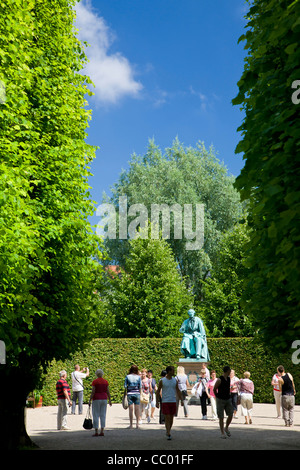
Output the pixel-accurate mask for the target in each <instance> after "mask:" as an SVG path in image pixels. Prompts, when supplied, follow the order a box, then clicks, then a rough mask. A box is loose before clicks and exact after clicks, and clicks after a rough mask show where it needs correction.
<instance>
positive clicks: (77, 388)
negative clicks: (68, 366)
mask: <svg viewBox="0 0 300 470" xmlns="http://www.w3.org/2000/svg"><path fill="white" fill-rule="evenodd" d="M74 369H75V370H74V372H72V374H71V377H72V391H73V396H72V415H74V414H75V408H76V402H77V399H78V414H80V415H82V405H83V383H82V379H85V378H86V377H88V376H89V375H90V371H89V369H88V367H84V368H83V369H82V370H80V366H79V365H78V364H76V366H75V367H74Z"/></svg>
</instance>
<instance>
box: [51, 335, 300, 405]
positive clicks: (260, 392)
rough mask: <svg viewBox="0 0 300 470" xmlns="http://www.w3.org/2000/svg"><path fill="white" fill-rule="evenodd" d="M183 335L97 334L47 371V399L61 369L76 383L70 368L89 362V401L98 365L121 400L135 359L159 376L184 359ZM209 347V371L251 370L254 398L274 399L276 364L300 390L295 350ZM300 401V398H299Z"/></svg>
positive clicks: (238, 342) (246, 343) (229, 344)
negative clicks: (162, 337)
mask: <svg viewBox="0 0 300 470" xmlns="http://www.w3.org/2000/svg"><path fill="white" fill-rule="evenodd" d="M180 342H181V338H165V339H161V338H129V339H123V338H122V339H121V338H104V339H95V340H93V341H92V342H91V343H90V344H89V346H88V347H87V348H86V349H85V350H84V351H81V352H78V353H76V354H74V355H73V356H72V357H71V358H70V359H69V360H68V361H65V362H61V361H60V362H53V363H52V364H51V366H50V367H49V369H48V373H47V374H46V376H45V381H44V387H43V397H44V398H43V404H44V405H56V403H57V401H56V392H55V384H56V382H57V380H58V378H59V371H60V370H63V369H64V370H66V371H67V373H68V378H67V380H68V383H69V384H70V385H71V372H72V371H73V370H74V365H75V364H77V363H78V364H79V365H80V367H81V368H83V367H89V369H90V376H89V377H88V378H87V379H85V380H84V387H85V390H84V402H85V403H87V402H88V400H89V396H90V392H91V383H92V381H93V380H94V379H95V371H96V370H97V369H98V368H101V369H103V370H104V373H105V378H106V379H107V380H108V382H109V384H110V391H111V396H112V401H113V402H115V403H118V402H119V403H120V402H121V397H122V392H123V386H124V378H125V376H126V374H127V373H128V370H129V367H130V365H131V364H137V365H138V367H139V368H148V369H149V368H151V369H152V370H153V373H154V377H155V378H156V379H157V380H158V379H159V377H160V373H161V371H162V369H164V368H165V367H166V366H168V365H174V366H175V367H176V363H177V362H178V360H179V358H180V357H182V355H181V353H180ZM207 342H208V348H209V351H210V357H211V362H210V364H209V369H210V370H213V369H214V370H216V372H217V374H221V373H222V369H223V366H224V365H227V364H228V365H229V366H230V367H231V368H233V369H234V370H235V372H236V375H237V376H238V377H242V376H243V373H244V372H245V371H246V370H248V371H249V372H250V373H251V379H252V380H253V382H254V385H255V393H254V401H255V402H256V403H272V402H273V393H272V386H271V385H270V383H271V378H272V376H273V374H274V373H275V372H276V369H277V366H278V365H280V364H282V365H284V367H285V369H286V370H288V371H289V372H291V374H292V375H293V376H294V379H295V385H296V390H297V389H298V390H300V379H299V366H296V365H294V364H293V363H292V361H291V357H292V352H293V351H292V350H291V354H282V355H278V354H277V355H275V354H273V353H272V351H271V350H266V348H265V347H264V346H263V345H262V344H260V343H258V342H257V341H255V340H253V339H252V338H209V339H208V341H207ZM297 398H298V397H297V395H296V403H300V398H298V402H297Z"/></svg>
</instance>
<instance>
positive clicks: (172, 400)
mask: <svg viewBox="0 0 300 470" xmlns="http://www.w3.org/2000/svg"><path fill="white" fill-rule="evenodd" d="M166 372H167V375H166V376H165V377H163V378H162V379H161V380H160V381H159V384H158V388H157V391H156V407H157V408H158V407H159V397H160V391H162V395H161V410H162V413H163V415H164V416H165V426H166V431H167V437H168V440H171V439H172V437H171V428H172V425H173V419H174V416H175V414H176V394H178V395H179V397H180V400H181V401H182V395H181V391H180V390H179V388H178V383H177V380H176V379H175V377H173V376H174V367H173V366H168V367H167V368H166Z"/></svg>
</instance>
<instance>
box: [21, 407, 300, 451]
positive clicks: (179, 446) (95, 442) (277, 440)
mask: <svg viewBox="0 0 300 470" xmlns="http://www.w3.org/2000/svg"><path fill="white" fill-rule="evenodd" d="M86 411H87V405H84V412H83V415H78V414H75V415H71V414H68V418H67V421H68V426H69V427H70V428H71V429H70V430H69V431H57V430H56V416H57V407H56V406H49V407H42V408H35V409H30V408H28V409H27V412H26V413H27V415H26V422H27V432H28V434H29V436H30V437H31V438H32V440H33V442H34V443H35V444H37V445H38V446H39V449H40V450H103V451H118V450H120V451H121V450H126V451H141V450H148V451H155V450H156V451H166V452H167V451H171V452H174V451H201V450H222V449H226V450H285V451H286V450H300V406H296V407H295V412H294V425H293V426H292V427H285V426H284V421H283V419H278V418H276V409H275V405H273V404H256V403H255V404H254V408H253V417H252V421H253V423H252V424H251V425H249V424H248V425H245V424H244V418H243V417H242V416H241V411H240V407H239V410H238V418H237V419H233V420H232V424H231V426H230V431H231V437H230V438H227V439H221V438H220V431H219V425H218V422H217V421H213V420H211V419H208V420H207V421H204V420H202V419H201V408H200V406H197V405H192V406H189V417H188V418H184V417H183V408H180V411H179V416H178V417H177V418H174V424H173V428H172V440H171V441H168V440H167V437H166V433H165V427H164V425H161V424H159V422H158V419H157V417H158V410H157V409H156V411H155V417H156V419H155V420H153V421H151V422H150V423H146V422H145V420H144V422H143V424H142V425H141V427H140V429H128V425H129V417H128V410H124V409H123V408H122V406H121V405H120V404H113V405H112V407H109V406H108V408H107V422H106V429H105V436H104V437H93V436H92V434H93V430H92V431H86V430H85V429H83V427H82V424H83V420H84V418H85V414H86ZM76 413H77V408H76ZM210 413H211V408H210V407H208V417H210ZM106 454H107V453H106ZM129 454H130V452H129ZM113 455H114V453H113V452H112V456H113Z"/></svg>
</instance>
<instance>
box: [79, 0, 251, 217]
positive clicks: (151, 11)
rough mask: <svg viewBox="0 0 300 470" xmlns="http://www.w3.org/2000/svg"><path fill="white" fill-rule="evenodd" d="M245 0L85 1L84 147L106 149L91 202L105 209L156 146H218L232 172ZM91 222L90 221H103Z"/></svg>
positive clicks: (238, 163)
mask: <svg viewBox="0 0 300 470" xmlns="http://www.w3.org/2000/svg"><path fill="white" fill-rule="evenodd" d="M247 5H248V4H247V3H245V1H244V0H210V1H206V0H184V1H183V0H82V1H81V2H80V3H79V4H78V6H77V7H76V11H77V27H78V28H79V38H80V39H81V40H86V41H87V42H88V43H89V44H90V47H88V48H87V49H86V54H87V56H88V58H89V60H90V62H89V64H88V66H87V67H86V69H85V70H84V72H85V73H87V74H88V75H89V76H90V77H91V78H92V80H93V82H94V84H95V86H96V88H95V89H93V91H94V93H95V95H94V96H93V97H91V98H88V102H89V107H90V108H91V109H92V116H93V117H92V121H91V122H90V127H89V129H88V139H87V142H88V143H90V144H92V145H97V146H99V147H100V149H99V150H97V152H96V159H95V160H94V161H93V163H92V165H91V172H92V173H93V176H92V177H91V178H90V185H91V187H92V189H91V196H92V198H93V200H94V201H96V203H97V204H96V205H98V204H101V201H102V194H103V191H105V192H106V193H108V194H109V192H110V188H111V186H112V185H113V184H114V183H115V182H116V181H117V179H118V177H119V174H120V172H121V170H122V169H124V168H125V169H126V168H127V167H128V161H129V160H130V158H131V155H132V154H133V153H136V154H144V153H145V152H146V149H147V146H148V141H149V139H150V138H154V140H155V142H156V144H157V145H158V146H159V147H160V148H161V149H162V150H164V149H165V148H166V147H169V146H171V145H172V142H173V140H174V139H175V138H176V137H178V138H179V140H180V142H182V143H183V144H184V145H186V146H195V145H196V143H197V142H198V141H203V142H204V143H205V146H206V147H207V148H208V147H209V146H210V145H213V146H214V148H215V149H216V151H217V152H218V158H219V159H220V160H221V161H223V162H224V163H225V165H226V167H227V168H228V171H229V173H231V174H233V175H234V176H237V175H238V174H239V172H240V170H241V168H242V167H243V164H244V163H243V160H242V156H241V155H236V154H235V153H234V150H235V147H236V145H237V143H238V141H239V138H240V137H239V134H238V133H237V128H238V126H239V125H240V124H241V122H242V119H243V114H242V112H241V111H240V109H239V107H238V106H233V105H232V104H231V100H232V99H233V98H234V97H235V96H236V94H237V90H238V88H237V82H238V80H239V79H240V77H241V73H242V71H243V67H244V57H245V55H246V51H245V50H244V45H243V43H240V44H237V41H238V38H239V37H240V36H241V34H243V33H244V31H245V29H244V27H245V25H246V20H245V18H244V16H245V14H246V12H247V11H248V6H247ZM97 222H98V221H97V220H96V218H93V223H97Z"/></svg>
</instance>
